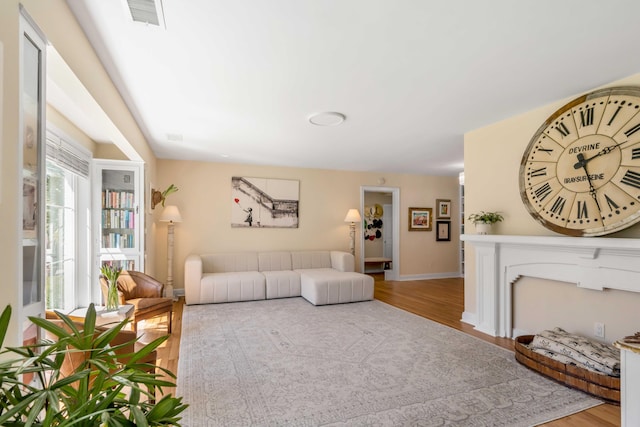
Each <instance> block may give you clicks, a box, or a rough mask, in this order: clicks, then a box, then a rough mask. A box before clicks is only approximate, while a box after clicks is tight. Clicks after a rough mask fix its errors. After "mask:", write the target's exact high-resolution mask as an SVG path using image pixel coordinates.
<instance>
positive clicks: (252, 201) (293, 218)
mask: <svg viewBox="0 0 640 427" xmlns="http://www.w3.org/2000/svg"><path fill="white" fill-rule="evenodd" d="M299 199H300V182H299V181H296V180H288V179H270V178H249V177H244V176H234V177H232V178H231V226H232V227H250V228H298V204H299Z"/></svg>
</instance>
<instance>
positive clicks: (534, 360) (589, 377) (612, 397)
mask: <svg viewBox="0 0 640 427" xmlns="http://www.w3.org/2000/svg"><path fill="white" fill-rule="evenodd" d="M532 340H533V335H521V336H519V337H517V338H516V339H515V355H516V360H517V361H518V362H520V363H522V364H523V365H524V366H526V367H527V368H529V369H532V370H534V371H536V372H539V373H541V374H542V375H544V376H546V377H549V378H551V379H552V380H555V381H558V382H560V383H562V384H565V385H567V386H569V387H571V388H575V389H578V390H581V391H584V392H585V393H588V394H590V395H592V396H595V397H597V398H599V399H603V400H605V401H607V402H608V403H613V404H614V405H619V404H620V378H618V377H612V376H609V375H604V374H597V373H595V372H592V371H589V370H587V369H584V368H580V367H578V366H574V365H565V364H564V363H560V362H558V361H556V360H553V359H550V358H548V357H546V356H543V355H542V354H539V353H536V352H534V351H531V350H530V349H529V347H527V344H529V343H530V342H531V341H532Z"/></svg>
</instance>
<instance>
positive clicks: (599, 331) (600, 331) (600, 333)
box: [593, 322, 604, 338]
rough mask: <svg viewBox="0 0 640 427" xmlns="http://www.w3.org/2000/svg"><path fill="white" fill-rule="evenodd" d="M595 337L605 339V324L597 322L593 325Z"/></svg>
mask: <svg viewBox="0 0 640 427" xmlns="http://www.w3.org/2000/svg"><path fill="white" fill-rule="evenodd" d="M593 335H595V336H596V337H598V338H604V323H599V322H596V323H594V324H593Z"/></svg>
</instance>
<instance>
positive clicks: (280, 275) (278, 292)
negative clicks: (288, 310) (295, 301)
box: [262, 270, 300, 299]
mask: <svg viewBox="0 0 640 427" xmlns="http://www.w3.org/2000/svg"><path fill="white" fill-rule="evenodd" d="M262 274H264V277H265V280H266V288H267V299H273V298H289V297H299V296H300V274H299V273H298V272H296V271H291V270H282V271H263V272H262Z"/></svg>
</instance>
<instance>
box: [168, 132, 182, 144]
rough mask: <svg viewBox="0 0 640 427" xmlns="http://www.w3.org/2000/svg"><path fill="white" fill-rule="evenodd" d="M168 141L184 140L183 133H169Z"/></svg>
mask: <svg viewBox="0 0 640 427" xmlns="http://www.w3.org/2000/svg"><path fill="white" fill-rule="evenodd" d="M167 141H169V142H182V134H181V133H168V134H167Z"/></svg>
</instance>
